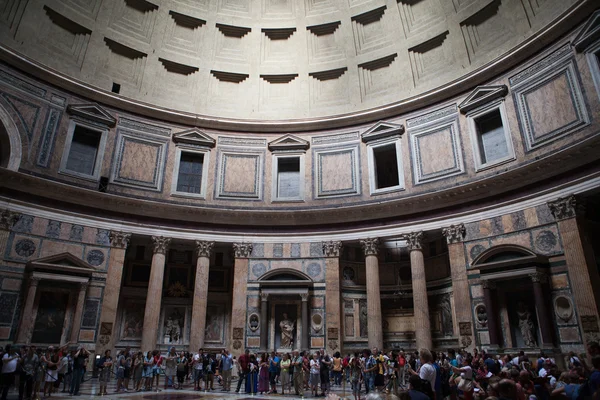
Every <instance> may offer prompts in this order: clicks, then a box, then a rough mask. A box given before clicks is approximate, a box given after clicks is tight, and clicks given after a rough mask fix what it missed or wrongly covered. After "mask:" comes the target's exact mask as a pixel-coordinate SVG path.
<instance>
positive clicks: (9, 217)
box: [0, 210, 21, 231]
mask: <svg viewBox="0 0 600 400" xmlns="http://www.w3.org/2000/svg"><path fill="white" fill-rule="evenodd" d="M19 218H21V214H19V213H17V212H14V211H10V210H2V211H1V212H0V230H4V231H9V230H10V229H11V228H12V227H13V226H14V225H15V224H16V223H17V221H18V220H19Z"/></svg>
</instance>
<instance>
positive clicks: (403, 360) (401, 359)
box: [398, 356, 406, 367]
mask: <svg viewBox="0 0 600 400" xmlns="http://www.w3.org/2000/svg"><path fill="white" fill-rule="evenodd" d="M398 365H400V366H401V367H404V366H405V365H406V358H404V357H402V356H399V357H398Z"/></svg>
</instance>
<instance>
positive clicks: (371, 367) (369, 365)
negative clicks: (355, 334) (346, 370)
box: [363, 349, 377, 394]
mask: <svg viewBox="0 0 600 400" xmlns="http://www.w3.org/2000/svg"><path fill="white" fill-rule="evenodd" d="M363 357H364V363H363V366H364V375H365V376H364V382H365V391H366V393H367V394H369V392H372V391H373V390H375V373H376V372H375V371H376V370H377V360H375V357H374V356H373V354H371V351H370V350H368V349H366V350H365V351H363Z"/></svg>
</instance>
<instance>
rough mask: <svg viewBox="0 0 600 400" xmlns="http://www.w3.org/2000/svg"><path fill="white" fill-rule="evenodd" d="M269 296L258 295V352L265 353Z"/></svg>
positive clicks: (267, 339)
mask: <svg viewBox="0 0 600 400" xmlns="http://www.w3.org/2000/svg"><path fill="white" fill-rule="evenodd" d="M268 306H269V295H268V294H266V293H261V294H260V350H261V351H267V349H268V347H269V328H268V327H269V321H268V320H267V315H268Z"/></svg>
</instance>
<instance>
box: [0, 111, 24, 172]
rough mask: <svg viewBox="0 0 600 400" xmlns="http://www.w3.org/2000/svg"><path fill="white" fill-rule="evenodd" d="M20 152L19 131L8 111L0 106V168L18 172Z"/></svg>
mask: <svg viewBox="0 0 600 400" xmlns="http://www.w3.org/2000/svg"><path fill="white" fill-rule="evenodd" d="M22 152H23V149H22V142H21V136H20V134H19V129H18V128H17V125H16V124H15V122H14V121H13V119H12V118H11V116H10V114H9V113H8V111H6V109H5V108H4V107H2V106H1V105H0V167H2V168H6V169H10V170H11V171H18V170H19V166H20V165H21V156H22Z"/></svg>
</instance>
